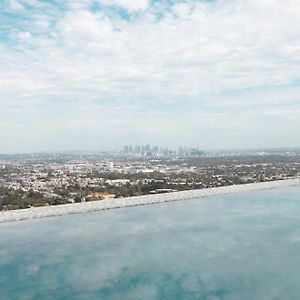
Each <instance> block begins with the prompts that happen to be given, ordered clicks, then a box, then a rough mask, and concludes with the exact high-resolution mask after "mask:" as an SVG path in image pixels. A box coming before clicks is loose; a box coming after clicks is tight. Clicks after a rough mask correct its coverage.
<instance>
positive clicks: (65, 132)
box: [0, 0, 300, 153]
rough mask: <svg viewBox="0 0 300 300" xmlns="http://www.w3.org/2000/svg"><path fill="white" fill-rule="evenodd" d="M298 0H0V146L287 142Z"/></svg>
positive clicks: (298, 48)
mask: <svg viewBox="0 0 300 300" xmlns="http://www.w3.org/2000/svg"><path fill="white" fill-rule="evenodd" d="M299 28H300V1H299V0H285V1H282V0H210V1H208V0H206V1H204V0H190V1H183V0H64V1H62V0H43V1H42V0H0V153H20V152H37V151H64V150H74V149H78V150H95V151H97V150H113V149H121V148H122V147H123V145H125V144H133V145H135V144H136V143H138V144H145V143H150V144H152V145H161V146H167V147H174V148H175V147H178V146H180V145H186V146H195V147H199V148H201V149H236V148H267V147H299V146H300V139H299V132H300V30H299Z"/></svg>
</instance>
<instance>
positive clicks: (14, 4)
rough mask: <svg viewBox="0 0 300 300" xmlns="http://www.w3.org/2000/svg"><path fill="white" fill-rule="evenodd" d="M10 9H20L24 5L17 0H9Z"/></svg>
mask: <svg viewBox="0 0 300 300" xmlns="http://www.w3.org/2000/svg"><path fill="white" fill-rule="evenodd" d="M9 3H10V9H12V10H22V9H24V6H23V5H22V4H21V3H20V2H19V1H17V0H10V1H9Z"/></svg>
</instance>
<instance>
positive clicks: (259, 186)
mask: <svg viewBox="0 0 300 300" xmlns="http://www.w3.org/2000/svg"><path fill="white" fill-rule="evenodd" d="M296 185H300V178H297V179H288V180H278V181H268V182H260V183H250V184H242V185H231V186H224V187H217V188H206V189H198V190H188V191H181V192H173V193H168V194H156V195H145V196H136V197H128V198H116V199H110V200H102V201H94V202H85V203H74V204H64V205H54V206H44V207H33V208H27V209H19V210H10V211H2V212H0V223H4V222H12V221H21V220H28V219H35V218H45V217H52V216H61V215H68V214H77V213H85V212H92V211H99V210H107V209H114V208H122V207H131V206H138V205H148V204H155V203H162V202H170V201H180V200H187V199H195V198H204V197H209V196H215V195H225V194H231V193H240V192H246V191H257V190H264V189H273V188H280V187H288V186H296Z"/></svg>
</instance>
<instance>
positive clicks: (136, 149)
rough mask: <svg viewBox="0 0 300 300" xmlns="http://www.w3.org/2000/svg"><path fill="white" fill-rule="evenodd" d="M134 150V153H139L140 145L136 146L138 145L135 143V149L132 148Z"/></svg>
mask: <svg viewBox="0 0 300 300" xmlns="http://www.w3.org/2000/svg"><path fill="white" fill-rule="evenodd" d="M134 152H135V153H136V154H140V153H141V147H140V146H138V145H136V146H135V149H134Z"/></svg>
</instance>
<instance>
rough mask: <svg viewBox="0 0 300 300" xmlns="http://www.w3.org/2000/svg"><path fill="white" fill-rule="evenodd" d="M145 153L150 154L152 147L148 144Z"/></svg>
mask: <svg viewBox="0 0 300 300" xmlns="http://www.w3.org/2000/svg"><path fill="white" fill-rule="evenodd" d="M145 151H146V152H150V145H149V144H147V145H146V146H145Z"/></svg>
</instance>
